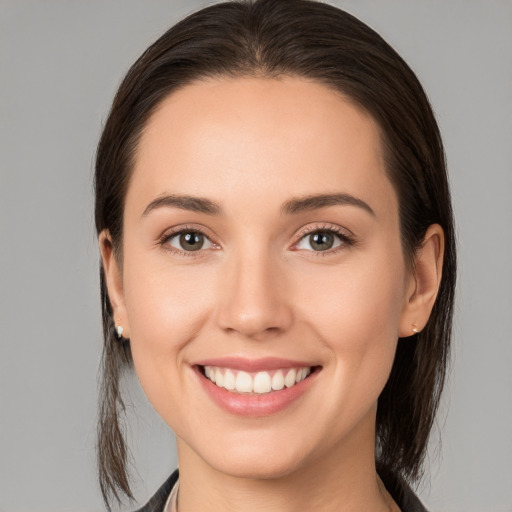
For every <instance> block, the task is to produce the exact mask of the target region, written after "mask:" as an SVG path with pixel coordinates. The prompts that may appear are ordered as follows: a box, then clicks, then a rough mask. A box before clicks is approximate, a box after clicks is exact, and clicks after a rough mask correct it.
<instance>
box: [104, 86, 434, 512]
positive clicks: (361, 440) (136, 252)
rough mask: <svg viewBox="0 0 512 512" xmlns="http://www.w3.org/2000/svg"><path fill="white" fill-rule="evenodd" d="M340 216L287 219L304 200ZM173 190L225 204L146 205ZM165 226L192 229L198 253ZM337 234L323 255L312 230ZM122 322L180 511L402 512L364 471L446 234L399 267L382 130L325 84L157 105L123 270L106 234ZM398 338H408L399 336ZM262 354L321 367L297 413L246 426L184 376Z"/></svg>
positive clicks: (185, 95) (423, 314) (221, 91)
mask: <svg viewBox="0 0 512 512" xmlns="http://www.w3.org/2000/svg"><path fill="white" fill-rule="evenodd" d="M333 192H336V193H343V194H350V195H351V196H353V197H355V198H358V199H360V200H361V201H364V202H365V203H366V204H367V205H369V206H370V208H371V210H372V211H373V214H372V213H369V212H368V211H367V210H366V209H364V208H362V207H360V206H357V205H353V204H338V205H332V206H327V207H325V206H324V207H321V208H315V209H311V210H307V211H301V212H299V213H295V214H286V213H282V211H281V208H282V205H283V204H284V203H285V202H286V201H290V200H291V199H293V198H301V197H304V196H309V195H311V194H332V193H333ZM166 194H185V195H190V196H199V197H201V198H207V199H209V200H211V201H214V202H215V203H218V205H219V207H220V208H221V209H222V213H220V214H216V215H211V214H206V213H203V212H194V211H189V210H185V209H181V208H177V207H169V206H161V207H156V208H154V209H152V210H151V211H150V212H149V213H147V214H146V215H144V211H145V210H146V208H147V207H148V205H149V204H150V203H151V202H152V201H154V200H155V199H158V198H159V197H162V196H163V195H166ZM172 228H176V229H177V230H179V229H182V228H186V229H189V230H200V231H203V232H204V233H205V235H206V236H207V237H208V238H207V239H205V245H204V246H203V248H202V249H201V250H199V251H194V252H193V251H189V252H188V253H187V252H185V251H183V249H181V251H180V249H179V248H180V245H179V237H175V238H172V239H170V240H169V239H167V240H165V241H162V235H165V234H166V233H167V234H168V233H169V231H170V230H171V229H172ZM333 228H334V229H337V230H340V231H341V233H342V235H345V236H348V237H349V238H350V239H351V240H352V242H349V241H347V240H346V239H345V238H342V239H338V238H337V237H335V238H333V240H335V241H336V242H335V244H334V245H335V247H334V248H332V249H329V250H327V251H319V250H315V249H314V248H313V246H312V245H311V238H310V237H309V236H308V234H305V230H308V231H309V234H310V233H311V232H314V231H315V230H316V231H319V230H320V231H322V230H324V231H325V230H326V229H333ZM100 248H101V251H102V257H103V263H104V268H105V272H106V276H107V284H108V289H109V296H110V299H111V303H112V305H113V308H114V316H115V321H116V324H117V325H122V326H123V328H124V336H125V337H127V338H130V340H131V347H132V353H133V359H134V364H135V368H136V371H137V375H138V378H139V380H140V382H141V384H142V386H143V388H144V390H145V392H146V394H147V396H148V398H149V400H150V401H151V403H152V404H153V405H154V407H155V409H156V410H157V411H158V413H159V414H160V415H161V416H162V418H163V419H164V420H165V421H166V422H167V423H168V424H169V426H170V427H171V428H172V429H173V430H174V432H175V433H176V436H177V443H178V457H179V467H180V494H179V509H180V512H188V511H195V510H203V509H208V510H210V511H216V510H219V511H220V510H223V511H226V510H233V511H234V510H244V511H249V512H250V511H253V510H254V511H255V510H258V511H259V512H261V511H262V510H272V511H292V510H293V511H296V510H317V511H331V510H333V511H334V510H336V511H349V510H373V511H380V510H383V511H384V510H397V507H396V504H394V502H393V500H392V499H391V497H390V496H389V494H388V493H387V492H386V490H385V489H384V487H383V485H382V484H381V482H380V480H379V479H378V476H377V474H376V471H375V463H374V443H375V415H376V404H377V399H378V396H379V394H380V392H381V391H382V389H383V387H384V385H385V383H386V380H387V378H388V376H389V373H390V370H391V366H392V363H393V357H394V354H395V350H396V345H397V340H398V338H399V337H407V336H409V335H411V334H412V333H413V332H412V329H413V327H414V326H416V327H417V328H418V329H419V330H421V328H422V327H423V326H424V325H425V323H426V322H427V319H428V316H429V314H430V311H431V309H432V306H433V303H434V301H435V297H436V294H437V290H438V287H439V282H440V277H441V268H442V254H443V232H442V229H441V228H440V227H439V226H437V225H433V226H431V227H430V228H429V230H428V231H427V234H426V236H425V241H424V244H423V247H422V249H421V250H420V251H419V252H418V254H417V255H416V260H415V261H416V265H415V267H414V270H411V269H409V268H408V266H407V265H406V262H405V258H404V254H403V251H402V247H401V243H400V228H399V218H398V200H397V196H396V193H395V190H394V188H393V186H392V184H391V182H390V181H389V179H388V177H387V175H386V171H385V167H384V161H383V155H382V147H381V141H380V137H379V127H378V126H377V124H376V123H375V121H374V120H373V119H372V118H371V117H370V116H369V115H368V114H366V113H365V112H364V111H362V110H361V109H360V108H358V107H356V106H354V105H353V104H351V103H350V102H349V101H347V100H346V99H345V98H344V97H343V96H342V95H340V94H339V93H337V92H334V91H333V90H331V89H328V88H327V87H325V86H324V85H321V84H318V83H315V82H312V81H307V80H305V79H299V78H291V77H289V78H282V79H280V80H274V79H272V80H271V79H256V78H237V79H218V80H214V79H209V80H207V81H202V82H198V83H194V84H191V85H188V86H186V87H184V88H183V89H181V90H179V91H177V92H175V93H174V94H172V95H171V96H169V97H168V98H166V99H165V100H164V101H163V102H162V104H161V105H160V108H159V109H158V110H157V111H156V112H155V113H154V115H153V116H152V117H151V118H150V120H149V122H148V124H147V126H146V129H145V131H144V134H143V136H142V139H141V141H140V144H139V147H138V150H137V154H136V161H135V167H134V172H133V176H132V178H131V182H130V185H129V188H128V192H127V197H126V203H125V210H124V232H123V259H122V261H119V258H118V259H116V257H115V255H114V254H113V252H112V246H111V244H110V238H109V234H108V232H104V233H102V234H101V236H100ZM402 342H403V343H407V340H404V341H402ZM225 356H242V357H246V358H249V359H254V358H260V357H266V356H273V357H282V358H289V359H294V360H299V361H307V362H309V363H310V364H311V365H320V366H321V371H320V372H319V373H318V374H317V375H316V377H315V381H314V382H313V383H312V385H310V386H309V387H308V389H307V391H306V392H305V393H304V394H303V395H302V396H301V397H300V398H299V399H298V400H297V401H296V402H294V403H293V404H292V405H291V406H289V407H287V408H285V409H284V410H282V411H279V412H278V413H275V414H272V415H270V416H266V417H259V418H246V417H239V416H237V415H234V414H230V413H228V412H226V411H224V410H223V409H221V408H219V407H218V406H217V405H216V404H215V403H213V401H212V400H211V398H210V397H209V396H208V395H207V394H206V393H205V392H204V390H203V389H202V387H201V385H200V382H199V379H198V376H197V374H196V373H195V372H194V371H193V369H192V366H193V365H194V363H196V362H197V361H200V360H204V359H207V358H214V357H225Z"/></svg>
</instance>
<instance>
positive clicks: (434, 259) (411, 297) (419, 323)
mask: <svg viewBox="0 0 512 512" xmlns="http://www.w3.org/2000/svg"><path fill="white" fill-rule="evenodd" d="M443 255H444V231H443V228H442V227H441V226H440V225H439V224H432V225H431V226H429V228H428V229H427V232H426V233H425V237H424V239H423V243H422V245H421V247H420V248H419V249H418V251H417V253H416V255H415V258H414V262H415V264H414V270H413V275H412V281H413V286H411V287H410V290H409V293H408V296H407V297H406V300H407V302H406V304H405V305H404V310H403V312H402V317H401V321H400V328H399V336H400V337H401V338H404V337H407V336H412V335H413V334H416V333H418V332H420V331H421V330H422V329H423V328H424V327H425V325H426V323H427V321H428V319H429V317H430V313H431V311H432V308H433V307H434V303H435V301H436V298H437V293H438V291H439V286H440V284H441V277H442V273H443Z"/></svg>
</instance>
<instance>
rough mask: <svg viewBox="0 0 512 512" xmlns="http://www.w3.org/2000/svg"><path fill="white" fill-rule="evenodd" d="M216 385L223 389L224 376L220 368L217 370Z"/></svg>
mask: <svg viewBox="0 0 512 512" xmlns="http://www.w3.org/2000/svg"><path fill="white" fill-rule="evenodd" d="M215 384H217V386H219V387H222V385H223V384H224V375H222V373H221V372H220V370H219V369H218V368H217V369H216V370H215Z"/></svg>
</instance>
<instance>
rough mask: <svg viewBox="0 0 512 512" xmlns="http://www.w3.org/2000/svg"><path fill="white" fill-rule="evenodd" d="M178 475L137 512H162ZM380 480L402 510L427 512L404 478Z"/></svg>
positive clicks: (387, 477) (176, 473)
mask: <svg viewBox="0 0 512 512" xmlns="http://www.w3.org/2000/svg"><path fill="white" fill-rule="evenodd" d="M178 476H179V474H178V470H176V471H174V473H173V474H172V475H171V476H170V477H169V478H168V479H167V480H166V481H165V482H164V484H163V485H162V486H161V487H160V489H158V491H156V493H155V495H154V496H153V497H152V498H151V499H150V500H149V501H148V503H147V504H146V505H145V506H144V507H142V508H141V509H139V510H138V511H137V512H163V510H164V507H165V504H166V502H167V498H168V497H169V494H171V490H172V488H173V487H174V484H175V483H176V482H177V481H178ZM382 481H383V482H384V485H385V486H386V489H387V490H388V492H389V494H391V496H393V499H394V500H395V501H396V503H397V505H398V506H399V507H400V510H401V511H402V512H428V511H427V509H426V508H425V507H424V506H423V504H422V503H421V501H420V500H419V499H418V497H417V496H416V495H415V494H414V492H413V491H412V489H411V488H410V487H409V485H407V483H406V482H405V481H404V480H402V479H400V478H397V477H395V476H393V475H386V477H385V478H382Z"/></svg>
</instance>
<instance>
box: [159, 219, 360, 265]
mask: <svg viewBox="0 0 512 512" xmlns="http://www.w3.org/2000/svg"><path fill="white" fill-rule="evenodd" d="M184 233H198V234H200V235H202V236H204V237H205V238H206V239H208V240H209V241H210V242H211V243H212V244H213V245H214V246H216V247H218V245H217V244H215V242H213V241H211V239H210V237H209V236H208V235H207V234H206V233H205V232H204V231H203V230H202V229H201V228H198V227H194V226H184V227H182V228H179V229H177V230H176V231H170V232H166V233H164V235H162V236H161V237H160V239H159V242H158V243H159V245H161V246H162V247H164V248H165V250H168V251H170V252H172V253H174V254H179V255H180V256H185V257H189V258H198V257H201V256H202V255H203V254H201V253H204V250H202V249H199V250H197V251H184V250H180V249H176V248H175V247H171V246H170V245H169V241H170V240H172V239H173V238H175V237H176V236H179V235H182V234H184ZM314 233H327V234H332V235H334V236H336V237H337V238H338V239H339V240H340V241H341V244H340V245H339V246H338V247H335V248H334V249H327V250H325V251H313V250H308V252H310V253H313V254H314V256H315V257H326V256H330V255H333V254H336V253H338V252H339V251H340V250H343V249H347V248H349V247H352V246H354V245H356V239H355V237H354V236H353V235H352V234H350V235H349V234H348V233H347V231H346V230H344V229H342V228H340V227H338V226H333V225H323V226H314V227H313V228H310V227H308V228H305V229H303V230H302V231H301V232H300V233H299V234H298V236H297V241H296V242H295V243H294V244H293V246H292V250H293V247H295V246H297V245H298V244H299V243H300V242H301V241H302V240H303V239H304V238H305V237H307V236H309V235H312V234H314ZM294 250H296V251H299V250H301V249H294Z"/></svg>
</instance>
